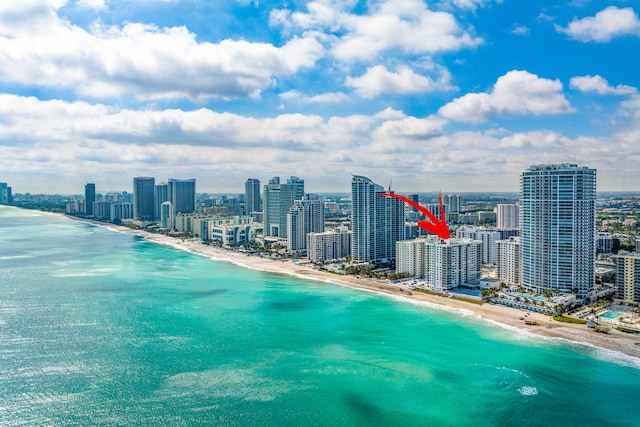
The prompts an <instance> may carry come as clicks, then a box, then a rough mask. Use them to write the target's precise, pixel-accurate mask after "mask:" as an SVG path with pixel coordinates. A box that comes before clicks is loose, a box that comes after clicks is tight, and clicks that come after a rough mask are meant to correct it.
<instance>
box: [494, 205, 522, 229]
mask: <svg viewBox="0 0 640 427" xmlns="http://www.w3.org/2000/svg"><path fill="white" fill-rule="evenodd" d="M518 224H519V223H518V205H516V204H515V203H513V204H506V203H505V204H502V203H499V204H497V205H496V227H498V228H518V227H519V225H518Z"/></svg>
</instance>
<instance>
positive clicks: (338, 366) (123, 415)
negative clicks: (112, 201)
mask: <svg viewBox="0 0 640 427" xmlns="http://www.w3.org/2000/svg"><path fill="white" fill-rule="evenodd" d="M609 359H610V360H609ZM0 373H1V376H2V381H1V382H0V425H6V426H15V425H125V424H126V425H274V426H282V425H377V426H381V425H390V426H391V425H402V426H406V425H445V426H447V425H452V426H453V425H487V426H497V425H525V426H526V425H531V426H533V425H563V426H571V425H583V426H584V425H616V426H625V425H626V426H632V425H637V422H638V420H639V419H640V407H639V406H638V404H637V396H640V367H639V366H638V362H637V359H633V358H625V357H622V356H620V355H616V354H613V353H610V352H607V351H604V350H599V349H592V348H588V347H583V346H577V345H570V344H564V343H560V342H556V341H552V340H548V339H542V338H538V337H531V336H529V335H528V334H525V333H522V332H519V331H517V330H509V329H505V328H499V327H494V326H491V325H490V324H489V322H486V321H482V320H479V319H476V318H474V317H473V316H465V315H463V314H461V313H458V312H456V311H446V310H441V309H435V308H430V307H427V306H425V305H424V304H409V303H407V302H406V301H401V300H398V299H395V298H389V297H384V296H379V295H376V294H372V293H368V292H361V291H356V290H351V289H345V288H342V287H339V286H334V285H330V284H323V283H319V282H316V281H306V280H302V279H299V278H295V277H288V276H284V275H275V274H269V273H263V272H259V271H254V270H249V269H244V268H240V267H237V266H235V265H232V264H229V263H224V262H215V261H211V260H209V259H206V258H204V257H200V256H197V255H193V254H189V253H186V252H182V251H179V250H176V249H173V248H170V247H166V246H162V245H158V244H155V243H152V242H149V241H146V240H144V239H142V238H140V237H136V236H132V235H127V234H122V233H114V232H112V231H111V230H107V229H105V228H102V227H96V226H94V225H90V224H86V223H82V222H78V221H70V220H68V219H66V218H64V217H62V216H59V215H51V214H45V213H40V212H34V211H24V210H19V209H13V208H5V207H0Z"/></svg>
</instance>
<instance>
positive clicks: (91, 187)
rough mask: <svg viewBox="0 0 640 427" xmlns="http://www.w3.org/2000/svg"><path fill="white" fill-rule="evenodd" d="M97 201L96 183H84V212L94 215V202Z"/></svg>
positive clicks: (87, 214)
mask: <svg viewBox="0 0 640 427" xmlns="http://www.w3.org/2000/svg"><path fill="white" fill-rule="evenodd" d="M95 201H96V185H95V184H94V183H87V184H85V185H84V210H85V212H84V214H85V215H86V216H93V202H95Z"/></svg>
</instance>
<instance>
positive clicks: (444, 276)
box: [396, 236, 482, 290]
mask: <svg viewBox="0 0 640 427" xmlns="http://www.w3.org/2000/svg"><path fill="white" fill-rule="evenodd" d="M397 246H398V249H397V251H398V252H397V253H398V259H397V260H396V271H397V272H398V273H407V274H410V275H412V276H413V277H416V278H422V279H423V280H424V281H425V282H426V283H427V285H430V286H432V287H433V288H434V289H438V290H447V289H451V288H455V287H456V286H460V285H468V284H477V283H478V279H479V278H480V264H481V253H480V252H481V247H482V243H481V242H479V241H477V240H471V239H458V238H455V239H447V240H441V239H440V238H439V237H436V236H430V237H427V238H419V239H415V240H405V241H401V242H398V243H397Z"/></svg>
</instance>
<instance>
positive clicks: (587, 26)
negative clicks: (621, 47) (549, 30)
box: [555, 6, 640, 43]
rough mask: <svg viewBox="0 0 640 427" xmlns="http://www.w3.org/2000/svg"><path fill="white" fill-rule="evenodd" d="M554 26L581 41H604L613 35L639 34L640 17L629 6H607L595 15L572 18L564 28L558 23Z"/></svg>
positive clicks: (560, 31)
mask: <svg viewBox="0 0 640 427" xmlns="http://www.w3.org/2000/svg"><path fill="white" fill-rule="evenodd" d="M555 28H556V31H558V32H559V33H564V34H566V35H568V36H569V37H571V38H572V39H575V40H578V41H581V42H597V43H606V42H608V41H610V40H611V39H613V38H615V37H623V36H630V35H632V36H636V37H637V36H640V19H638V15H636V12H635V11H634V10H633V9H632V8H630V7H626V8H623V9H620V8H617V7H615V6H609V7H607V8H606V9H604V10H602V11H600V12H598V13H596V15H595V16H588V17H586V18H582V19H577V18H576V19H574V20H573V21H571V22H570V23H569V25H567V27H566V28H563V27H561V26H559V25H555Z"/></svg>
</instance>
